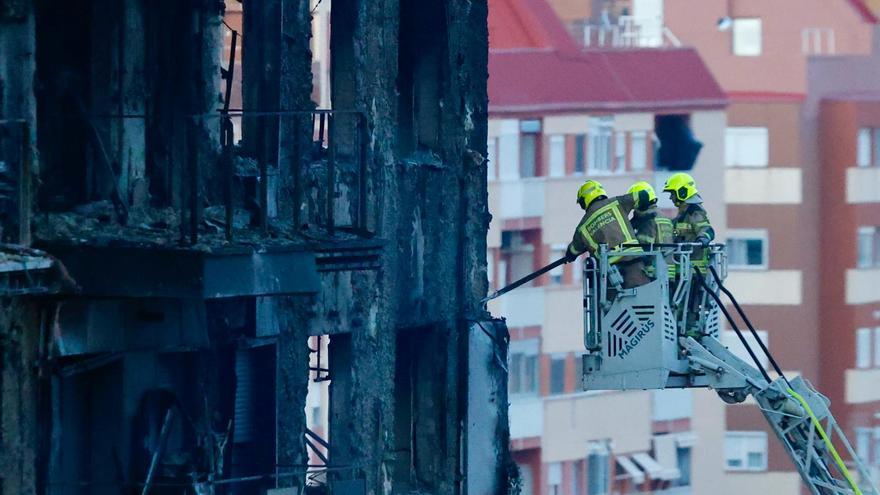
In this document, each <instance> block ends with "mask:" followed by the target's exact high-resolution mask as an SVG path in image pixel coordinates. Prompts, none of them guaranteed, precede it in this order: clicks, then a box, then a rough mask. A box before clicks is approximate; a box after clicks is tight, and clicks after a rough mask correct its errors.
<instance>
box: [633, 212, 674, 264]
mask: <svg viewBox="0 0 880 495" xmlns="http://www.w3.org/2000/svg"><path fill="white" fill-rule="evenodd" d="M632 226H633V228H634V229H635V231H636V239H638V241H639V243H641V244H672V243H673V242H675V237H674V228H673V226H672V220H670V219H668V218H666V217H664V216H662V215H658V214H657V209H656V208H652V209H651V210H648V212H646V213H636V214H634V215H633V219H632ZM666 265H667V271H668V276H669V278H674V277H675V264H674V262H673V260H672V256H667V257H666ZM645 271H646V272H647V273H648V275H649V276H652V277H653V276H654V267H653V264H652V265H651V266H648V267H646V269H645Z"/></svg>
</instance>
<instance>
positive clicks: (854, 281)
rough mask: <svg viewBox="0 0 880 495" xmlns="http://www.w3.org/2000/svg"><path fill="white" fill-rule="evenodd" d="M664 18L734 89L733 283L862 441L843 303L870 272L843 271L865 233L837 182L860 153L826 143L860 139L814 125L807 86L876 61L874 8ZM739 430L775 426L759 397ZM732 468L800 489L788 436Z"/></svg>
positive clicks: (785, 489) (748, 5) (735, 420)
mask: <svg viewBox="0 0 880 495" xmlns="http://www.w3.org/2000/svg"><path fill="white" fill-rule="evenodd" d="M663 18H664V24H665V25H666V26H668V28H669V29H670V30H671V31H673V32H674V33H675V34H676V36H677V37H678V38H679V39H680V40H681V42H682V43H685V44H689V45H692V46H694V47H695V48H696V49H697V50H699V52H700V53H701V54H702V56H703V58H704V59H705V60H706V62H707V64H708V65H709V67H710V68H711V70H712V73H713V74H714V75H715V76H716V77H717V78H718V81H719V83H720V84H721V85H722V87H723V88H724V90H725V91H726V92H727V94H728V96H729V98H730V107H729V109H728V128H727V130H726V134H725V141H726V143H725V146H726V151H725V160H724V163H725V166H726V173H725V175H726V177H725V184H726V186H725V199H726V202H727V213H728V222H729V230H728V233H727V234H728V245H729V248H730V251H731V265H732V267H733V268H732V269H731V273H730V276H729V279H728V285H729V287H730V288H731V290H733V291H734V293H736V294H739V297H740V302H741V303H743V304H744V305H745V310H746V311H747V313H748V314H749V315H750V316H751V318H752V320H753V322H754V323H755V325H756V326H757V327H758V328H760V329H762V330H763V331H764V332H766V334H765V335H766V339H767V341H768V344H769V347H770V349H771V351H772V352H773V353H774V354H775V356H776V358H777V359H778V360H779V362H780V363H782V366H783V368H784V369H785V370H786V371H787V372H788V373H789V374H802V375H803V376H805V377H806V378H808V379H809V380H811V381H813V382H814V383H815V384H816V385H817V386H818V387H819V389H820V390H823V391H825V393H827V394H828V395H829V396H830V397H831V398H832V399H833V404H834V411H835V414H837V419H838V420H839V421H840V422H841V424H843V425H846V426H847V433H848V434H849V435H850V439H851V440H853V441H854V442H856V438H857V435H856V426H855V425H854V424H853V418H852V417H850V416H849V413H850V412H851V411H850V409H849V408H848V407H847V405H846V404H845V401H844V400H842V399H844V397H843V396H842V394H841V393H840V391H841V390H844V389H845V387H846V384H845V383H844V379H843V378H844V377H843V374H842V373H840V372H836V371H832V369H833V368H834V367H835V364H833V362H834V360H835V358H834V357H832V356H835V355H837V354H846V355H851V353H852V352H854V351H850V350H849V349H855V345H851V346H849V349H847V348H846V346H844V345H841V344H843V343H844V342H850V341H854V340H855V338H854V337H853V334H854V333H855V332H857V331H858V330H857V328H861V327H852V323H855V322H854V321H852V319H854V318H856V317H857V314H856V313H859V312H860V311H861V309H860V308H858V307H856V306H859V305H846V304H839V303H837V302H836V301H837V299H838V297H839V296H840V295H841V294H846V293H847V291H852V290H859V289H858V288H857V287H856V286H857V285H858V284H859V282H861V281H862V280H865V277H869V276H870V275H866V274H864V273H862V272H861V271H856V272H855V275H853V276H849V278H843V279H842V278H840V277H841V276H842V274H845V273H849V271H850V270H852V269H854V268H855V263H849V260H850V259H851V258H854V257H855V256H856V234H855V232H852V233H849V232H844V231H843V230H842V229H844V228H845V225H846V224H845V222H841V220H842V218H839V217H837V216H836V215H834V216H831V215H829V214H830V213H831V212H832V211H835V212H836V211H840V212H847V213H848V212H849V211H850V209H851V207H849V206H846V207H844V206H842V205H841V200H840V198H842V197H845V191H844V188H841V187H835V185H838V184H840V182H839V180H838V179H839V177H842V176H844V175H845V174H844V173H843V171H842V169H840V168H839V167H851V166H853V165H854V164H855V160H851V161H840V160H837V161H836V162H835V166H834V167H833V168H826V166H825V165H826V164H825V163H824V161H819V160H816V159H815V157H817V156H820V155H822V156H824V154H825V153H826V150H820V149H819V148H817V144H816V143H820V144H823V145H824V144H832V143H835V141H836V140H840V143H849V142H850V141H852V143H850V144H849V145H850V146H851V147H852V148H853V149H855V148H856V146H857V143H856V136H855V132H854V133H853V134H854V135H853V136H852V137H850V136H849V135H847V134H845V131H843V130H842V129H836V130H835V132H833V133H829V131H830V130H831V129H829V127H828V126H823V125H816V123H817V122H824V120H823V119H825V118H826V117H824V116H820V112H818V111H816V110H813V111H808V108H809V106H808V105H807V100H808V98H810V97H811V96H810V95H808V91H807V90H808V87H809V85H810V84H811V83H813V79H814V77H812V74H811V77H808V71H807V66H808V64H809V63H810V61H811V60H822V59H838V58H840V56H843V55H854V56H855V55H860V56H861V57H859V58H861V59H862V60H863V61H868V60H872V59H869V58H868V57H866V55H867V54H869V53H870V52H871V43H872V36H871V33H872V31H873V28H874V25H875V23H876V18H875V17H874V16H873V14H871V12H870V11H869V10H868V9H866V8H865V7H864V6H863V4H862V3H861V2H858V1H850V0H838V1H806V2H805V1H781V2H756V1H741V0H734V1H731V2H725V1H715V2H713V1H709V2H700V3H699V4H698V5H695V4H694V3H693V2H685V1H681V0H668V1H666V2H665V6H664V9H663ZM854 65H857V64H850V65H849V66H848V67H837V70H838V74H837V75H836V76H833V77H832V76H830V75H828V74H825V75H824V76H823V77H824V81H823V82H822V83H821V92H822V94H823V95H826V96H827V95H829V94H831V93H833V92H835V91H836V90H835V89H834V86H835V85H837V86H838V87H839V88H840V89H841V90H843V89H847V85H852V84H853V83H848V82H847V81H848V80H849V79H851V77H852V76H851V75H850V72H849V69H850V68H852V67H853V66H854ZM840 69H844V70H840ZM817 75H818V74H817ZM817 83H818V81H817ZM816 91H819V89H818V88H817V90H816ZM818 97H819V96H816V98H818ZM825 106H826V105H824V104H823V105H820V107H821V108H825ZM828 112H831V110H830V109H829V110H828ZM832 113H833V112H832ZM829 118H830V117H829ZM864 123H865V125H866V126H868V127H870V122H868V121H865V122H864ZM863 141H864V139H863ZM835 146H836V144H835ZM862 146H865V145H864V144H863V145H862ZM825 148H827V146H825ZM827 152H830V151H827ZM823 160H824V158H823ZM868 184H870V182H865V185H866V187H869V188H870V186H869V185H868ZM875 184H876V182H875ZM859 206H860V208H858V207H857V209H859V210H860V211H867V210H872V209H876V207H872V206H871V205H870V203H867V204H864V205H861V204H860V205H859ZM859 214H860V213H859V212H854V213H852V215H859ZM852 218H856V217H854V216H853V217H852ZM826 222H828V223H831V224H833V227H832V226H830V225H827V224H826ZM835 234H839V235H835ZM850 251H852V253H850ZM819 267H821V269H820V268H819ZM860 276H861V277H862V278H861V279H860V278H859V277H860ZM832 288H834V289H836V290H838V291H839V292H833V291H832ZM868 299H870V298H868ZM864 302H865V303H869V302H870V301H864ZM845 314H849V316H844V315H845ZM848 321H852V323H848ZM862 323H867V322H865V321H862ZM851 327H852V328H851ZM844 349H846V350H844ZM854 362H855V361H854V360H853V361H851V363H854ZM849 367H853V365H852V364H850V365H849ZM862 384H863V385H864V386H865V387H867V388H871V387H870V386H869V385H868V384H867V383H865V382H862ZM861 424H864V425H865V426H867V423H861ZM727 428H728V434H727V446H726V447H727V450H728V451H733V450H734V449H735V448H736V446H737V444H738V443H741V442H742V440H741V438H743V437H751V438H761V437H763V436H766V435H767V432H766V430H765V426H764V420H763V417H762V415H761V413H760V411H758V410H757V408H755V407H753V406H751V405H742V406H736V407H732V408H730V409H729V410H728V418H727ZM859 428H861V426H859ZM859 431H861V430H859ZM762 432H763V433H762ZM869 460H870V459H869ZM727 468H728V470H729V475H730V476H729V478H731V481H730V482H729V483H728V484H729V485H732V484H734V482H733V481H732V480H733V479H737V480H740V481H741V482H742V483H743V484H748V485H749V486H754V487H763V490H765V491H766V492H768V493H770V492H772V493H798V492H799V490H800V488H799V486H798V477H797V474H796V473H795V472H794V471H793V468H792V466H791V464H790V462H789V460H788V458H787V456H786V455H785V453H784V452H783V451H782V449H781V447H780V446H779V445H778V444H777V443H776V442H770V443H769V447H768V455H767V463H766V465H762V464H761V463H749V462H746V463H745V464H741V463H737V462H736V460H735V459H734V458H733V457H732V456H730V458H729V459H728V460H727Z"/></svg>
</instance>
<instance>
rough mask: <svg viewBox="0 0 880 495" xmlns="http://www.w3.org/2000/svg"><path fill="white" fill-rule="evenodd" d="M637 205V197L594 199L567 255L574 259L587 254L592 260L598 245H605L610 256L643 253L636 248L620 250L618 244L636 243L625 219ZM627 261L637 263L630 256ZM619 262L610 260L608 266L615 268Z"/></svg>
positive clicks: (619, 258)
mask: <svg viewBox="0 0 880 495" xmlns="http://www.w3.org/2000/svg"><path fill="white" fill-rule="evenodd" d="M637 202H638V197H637V196H636V195H623V196H615V197H613V198H603V199H597V200H595V201H593V202H592V203H590V204H589V205H588V206H587V210H586V212H584V216H583V218H582V219H581V221H580V223H578V226H577V228H576V229H575V231H574V237H573V238H572V240H571V243H570V244H569V245H568V252H569V253H570V254H574V255H579V254H582V253H584V252H588V253H590V255H591V256H596V254H597V253H598V251H599V245H600V244H606V245H608V248H609V249H610V250H611V252H626V253H640V252H642V248H641V247H639V246H629V247H621V244H637V243H638V242H637V241H636V235H635V232H634V231H633V228H632V225H631V224H630V223H629V219H628V218H629V213H630V212H631V211H632V210H633V209H634V208H635V207H636V204H637ZM626 258H627V260H634V259H636V258H634V257H631V256H628V257H626ZM621 259H623V257H622V256H609V257H608V262H609V263H611V264H614V263H617V262H619V261H620V260H621Z"/></svg>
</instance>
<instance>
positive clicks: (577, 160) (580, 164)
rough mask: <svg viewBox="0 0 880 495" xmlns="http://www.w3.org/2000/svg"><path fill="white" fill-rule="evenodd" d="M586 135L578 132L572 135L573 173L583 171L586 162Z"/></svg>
mask: <svg viewBox="0 0 880 495" xmlns="http://www.w3.org/2000/svg"><path fill="white" fill-rule="evenodd" d="M586 147H587V136H586V135H585V134H578V135H576V136H575V137H574V173H576V174H582V173H584V169H585V168H586V167H585V165H586V164H585V162H586V149H585V148H586Z"/></svg>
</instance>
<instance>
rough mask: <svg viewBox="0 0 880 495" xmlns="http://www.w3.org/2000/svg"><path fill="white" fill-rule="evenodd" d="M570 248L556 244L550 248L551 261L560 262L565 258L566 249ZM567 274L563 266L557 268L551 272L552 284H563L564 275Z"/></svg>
mask: <svg viewBox="0 0 880 495" xmlns="http://www.w3.org/2000/svg"><path fill="white" fill-rule="evenodd" d="M567 247H568V246H567V245H566V244H554V245H553V246H551V248H550V261H555V260H558V259H559V258H562V257H563V256H565V249H566V248H567ZM564 273H565V269H564V268H563V266H562V265H559V266H557V267H556V268H554V269H552V270H550V283H551V284H553V285H560V284H562V275H563V274H564Z"/></svg>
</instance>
